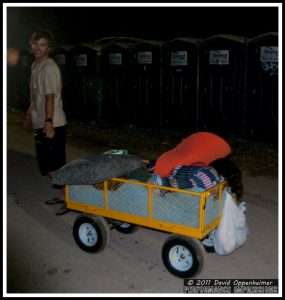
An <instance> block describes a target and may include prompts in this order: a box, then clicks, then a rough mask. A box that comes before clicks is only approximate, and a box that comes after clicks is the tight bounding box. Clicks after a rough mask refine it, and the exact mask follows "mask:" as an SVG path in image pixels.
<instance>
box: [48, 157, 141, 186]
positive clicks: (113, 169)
mask: <svg viewBox="0 0 285 300" xmlns="http://www.w3.org/2000/svg"><path fill="white" fill-rule="evenodd" d="M142 166H143V161H142V160H141V158H139V157H137V156H135V155H131V154H126V155H118V154H97V155H91V156H89V157H87V158H84V159H83V158H79V159H75V160H73V161H71V162H70V163H68V164H66V165H64V166H63V167H61V168H60V169H59V170H57V171H56V172H55V173H54V176H53V178H52V183H53V184H58V185H65V184H71V185H72V184H78V185H80V184H82V185H85V184H86V185H88V184H95V183H100V182H103V181H105V180H108V179H111V178H114V177H120V176H124V175H127V174H129V173H131V172H133V171H135V170H136V169H138V168H141V167H142Z"/></svg>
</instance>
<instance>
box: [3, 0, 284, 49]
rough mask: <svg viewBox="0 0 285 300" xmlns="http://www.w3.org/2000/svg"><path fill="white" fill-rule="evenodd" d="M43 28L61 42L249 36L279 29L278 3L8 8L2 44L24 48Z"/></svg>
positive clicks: (71, 43) (58, 42) (62, 43)
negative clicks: (270, 5)
mask: <svg viewBox="0 0 285 300" xmlns="http://www.w3.org/2000/svg"><path fill="white" fill-rule="evenodd" d="M69 5H70V4H69ZM202 5H203V4H202ZM43 28H46V29H50V30H51V31H52V32H53V33H54V34H55V36H56V40H57V44H61V45H64V44H70V45H74V44H78V43H85V42H88V41H91V40H95V39H98V38H102V37H107V36H135V37H138V38H143V39H156V40H170V39H172V38H176V37H182V36H184V37H197V38H202V39H203V38H207V37H209V36H211V35H214V34H234V35H240V36H244V37H247V38H252V37H255V36H257V35H259V34H263V33H266V32H273V31H274V32H277V31H278V7H276V6H275V7H205V6H204V7H189V6H188V7H70V6H69V7H68V6H64V7H7V47H17V48H21V47H27V46H28V40H29V38H30V35H31V33H32V32H33V31H34V30H37V29H43Z"/></svg>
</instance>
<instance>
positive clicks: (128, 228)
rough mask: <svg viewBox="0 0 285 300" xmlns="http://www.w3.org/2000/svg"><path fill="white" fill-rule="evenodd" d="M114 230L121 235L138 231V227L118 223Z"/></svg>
mask: <svg viewBox="0 0 285 300" xmlns="http://www.w3.org/2000/svg"><path fill="white" fill-rule="evenodd" d="M115 228H116V229H117V230H118V231H119V232H121V233H126V234H128V233H133V232H135V231H137V230H138V226H136V225H134V224H130V223H120V224H118V225H116V226H115Z"/></svg>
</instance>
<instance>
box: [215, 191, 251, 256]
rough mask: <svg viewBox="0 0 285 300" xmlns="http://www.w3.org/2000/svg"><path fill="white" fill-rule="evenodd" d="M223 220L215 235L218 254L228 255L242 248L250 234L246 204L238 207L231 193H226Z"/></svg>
mask: <svg viewBox="0 0 285 300" xmlns="http://www.w3.org/2000/svg"><path fill="white" fill-rule="evenodd" d="M224 193H225V194H224V197H225V199H224V201H223V210H222V218H221V222H220V224H219V226H218V227H217V229H216V230H215V231H214V233H213V242H214V248H215V251H216V253H218V254H220V255H226V254H230V253H231V252H233V251H234V250H235V249H237V248H239V247H240V246H242V245H243V244H244V243H245V241H246V237H247V235H248V233H249V231H248V227H247V224H246V216H245V202H241V203H240V204H239V205H237V204H236V203H235V201H234V199H233V196H232V195H231V193H229V192H228V191H227V190H225V191H224Z"/></svg>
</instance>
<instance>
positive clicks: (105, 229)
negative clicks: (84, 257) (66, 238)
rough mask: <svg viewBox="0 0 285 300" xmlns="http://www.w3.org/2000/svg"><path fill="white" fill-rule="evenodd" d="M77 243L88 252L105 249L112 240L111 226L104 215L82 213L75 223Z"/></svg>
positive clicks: (74, 230)
mask: <svg viewBox="0 0 285 300" xmlns="http://www.w3.org/2000/svg"><path fill="white" fill-rule="evenodd" d="M73 237H74V239H75V241H76V243H77V245H78V246H79V247H80V248H81V249H83V250H84V251H87V252H97V253H98V252H101V251H103V250H104V249H105V248H106V247H107V246H108V244H109V243H110V240H111V233H110V228H109V225H108V223H107V221H106V220H105V219H104V218H103V217H94V216H89V215H82V216H80V217H78V218H77V219H76V221H75V223H74V225H73Z"/></svg>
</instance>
